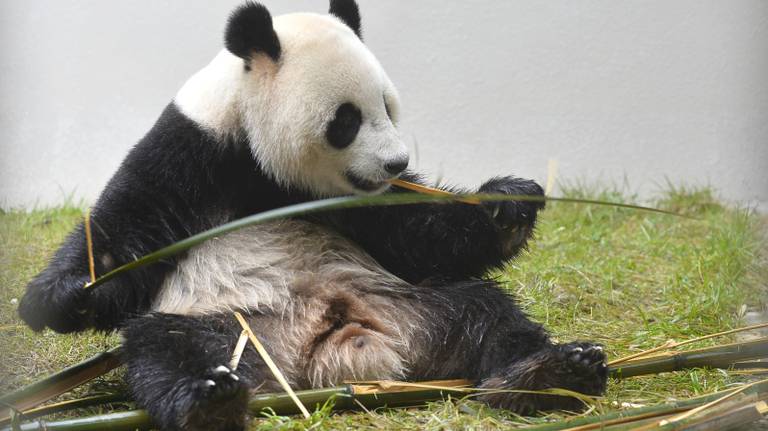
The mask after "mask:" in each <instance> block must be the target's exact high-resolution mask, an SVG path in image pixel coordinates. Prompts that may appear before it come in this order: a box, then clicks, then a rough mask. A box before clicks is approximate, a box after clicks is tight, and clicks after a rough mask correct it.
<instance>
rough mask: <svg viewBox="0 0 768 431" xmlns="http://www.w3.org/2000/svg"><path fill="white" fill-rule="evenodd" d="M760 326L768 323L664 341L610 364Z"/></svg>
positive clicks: (767, 325)
mask: <svg viewBox="0 0 768 431" xmlns="http://www.w3.org/2000/svg"><path fill="white" fill-rule="evenodd" d="M760 328H768V323H760V324H757V325H752V326H745V327H743V328H736V329H731V330H729V331H723V332H718V333H716V334H708V335H704V336H702V337H696V338H692V339H690V340H685V341H681V342H679V343H664V344H662V345H661V346H657V347H654V348H652V349H648V350H643V351H642V352H637V353H633V354H631V355H629V356H625V357H623V358H620V359H616V360H613V361H611V362H609V363H608V365H616V364H620V363H622V362H626V361H629V360H632V359H637V358H640V357H643V356H648V355H650V354H651V353H656V352H660V351H663V350H669V349H674V348H677V347H680V346H685V345H687V344H691V343H696V342H698V341H704V340H708V339H710V338H717V337H722V336H725V335H731V334H736V333H739V332H745V331H752V330H755V329H760Z"/></svg>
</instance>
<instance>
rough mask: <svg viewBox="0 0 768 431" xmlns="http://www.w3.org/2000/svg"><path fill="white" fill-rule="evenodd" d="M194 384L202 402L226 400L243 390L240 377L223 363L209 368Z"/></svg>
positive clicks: (243, 386)
mask: <svg viewBox="0 0 768 431" xmlns="http://www.w3.org/2000/svg"><path fill="white" fill-rule="evenodd" d="M195 386H196V389H197V393H198V396H199V398H198V399H199V400H200V401H203V402H205V401H208V402H220V401H226V400H228V399H232V398H236V397H237V396H238V395H239V394H240V393H241V392H242V391H244V390H245V385H243V384H242V382H241V379H240V377H239V376H238V375H237V374H235V373H234V372H233V371H232V370H230V369H229V367H227V366H224V365H219V366H217V367H214V368H211V369H210V370H209V371H208V372H207V373H205V375H204V376H203V378H202V379H200V380H198V381H197V382H196V383H195Z"/></svg>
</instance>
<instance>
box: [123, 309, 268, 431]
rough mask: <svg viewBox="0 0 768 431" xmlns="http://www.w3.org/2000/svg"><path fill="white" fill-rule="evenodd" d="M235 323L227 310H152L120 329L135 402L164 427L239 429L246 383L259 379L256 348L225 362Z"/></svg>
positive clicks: (235, 336) (236, 334) (234, 336)
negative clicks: (234, 362)
mask: <svg viewBox="0 0 768 431" xmlns="http://www.w3.org/2000/svg"><path fill="white" fill-rule="evenodd" d="M239 329H240V328H239V326H238V325H237V322H236V321H235V320H234V318H233V317H231V316H229V315H226V316H224V315H221V316H204V317H189V316H180V315H171V314H150V315H147V316H144V317H140V318H137V319H134V320H131V321H129V322H128V323H127V325H126V327H125V330H124V332H123V336H124V339H125V341H124V344H123V349H122V351H123V353H122V355H123V360H124V362H125V364H126V366H127V372H126V375H125V379H126V381H127V383H128V385H129V387H130V389H131V392H132V395H133V397H134V399H135V400H136V402H137V403H138V404H139V405H140V406H142V407H144V408H146V409H147V411H148V412H149V414H150V416H151V417H152V419H153V420H154V422H155V424H156V425H157V426H159V427H160V428H161V429H164V430H165V429H168V430H176V429H179V430H181V429H183V430H240V429H243V428H244V426H245V418H246V408H247V402H248V395H249V391H250V389H251V388H252V387H253V386H254V385H255V384H259V383H262V382H263V381H264V379H263V375H264V374H263V369H261V368H259V366H260V365H261V361H260V360H259V359H258V357H247V358H246V356H247V355H251V356H252V355H255V352H249V351H247V350H246V353H245V354H244V357H243V360H242V361H241V362H240V365H239V366H238V368H237V370H235V371H233V370H231V369H230V368H229V365H228V364H229V361H230V359H231V355H232V352H233V350H234V346H235V344H236V343H237V339H238V337H239V333H240V330H239Z"/></svg>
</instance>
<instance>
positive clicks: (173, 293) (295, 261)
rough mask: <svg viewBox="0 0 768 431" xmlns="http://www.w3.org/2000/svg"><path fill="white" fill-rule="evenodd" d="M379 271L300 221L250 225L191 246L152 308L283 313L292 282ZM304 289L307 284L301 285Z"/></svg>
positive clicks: (334, 237)
mask: <svg viewBox="0 0 768 431" xmlns="http://www.w3.org/2000/svg"><path fill="white" fill-rule="evenodd" d="M376 274H379V275H380V276H384V277H391V276H390V275H388V274H384V271H380V270H379V268H378V266H377V265H376V263H375V262H374V261H373V260H372V258H370V257H369V256H368V255H367V254H366V253H365V252H364V251H362V250H361V249H360V248H358V247H357V246H356V245H354V244H352V243H350V242H349V241H347V240H346V239H345V238H343V237H341V236H340V235H338V234H337V233H335V232H333V231H331V230H328V229H325V228H323V227H321V226H318V225H315V224H312V223H308V222H303V221H294V220H291V221H280V222H274V223H269V224H264V225H258V226H251V227H248V228H244V229H241V230H239V231H236V232H233V233H230V234H228V235H225V236H223V237H221V238H216V239H213V240H211V241H208V242H206V243H204V244H202V245H200V246H197V247H195V248H193V249H192V250H190V252H189V253H188V254H187V256H185V257H184V258H183V259H182V260H181V261H180V262H179V263H178V265H177V267H176V269H175V270H174V271H173V272H171V273H170V274H168V276H167V277H166V279H165V281H164V283H163V286H162V287H161V289H160V291H159V292H158V295H157V297H156V299H155V301H154V305H153V310H154V311H159V312H164V313H176V314H185V315H199V314H209V313H214V312H221V311H226V310H233V309H247V310H250V311H259V312H268V311H281V312H284V311H285V310H286V308H288V307H290V306H291V305H292V303H293V299H294V296H295V290H296V286H306V280H307V279H312V280H313V283H314V284H317V285H318V286H320V285H326V284H336V285H338V284H340V282H339V280H349V279H354V278H356V275H359V276H362V277H364V278H368V277H370V276H371V275H374V276H376ZM302 291H306V288H302Z"/></svg>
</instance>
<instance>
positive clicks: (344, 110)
mask: <svg viewBox="0 0 768 431" xmlns="http://www.w3.org/2000/svg"><path fill="white" fill-rule="evenodd" d="M362 122H363V114H362V113H361V112H360V109H358V108H357V106H355V105H353V104H352V103H343V104H342V105H341V106H339V109H337V110H336V116H335V117H334V118H333V120H332V121H331V122H330V123H328V129H326V131H325V138H326V139H328V143H329V144H330V145H331V146H332V147H334V148H338V149H343V148H347V147H348V146H349V145H350V144H351V143H352V142H353V141H354V140H355V137H357V132H359V131H360V124H361V123H362Z"/></svg>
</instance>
